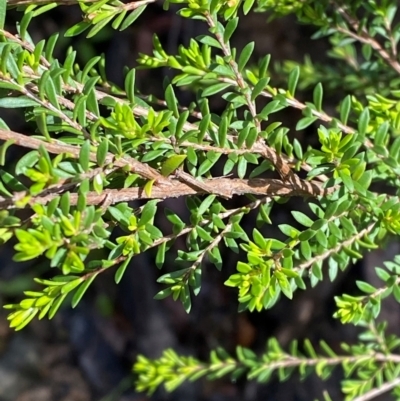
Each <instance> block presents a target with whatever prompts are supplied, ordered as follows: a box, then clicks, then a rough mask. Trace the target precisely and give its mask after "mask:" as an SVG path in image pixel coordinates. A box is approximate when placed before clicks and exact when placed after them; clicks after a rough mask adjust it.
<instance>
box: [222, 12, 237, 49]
mask: <svg viewBox="0 0 400 401" xmlns="http://www.w3.org/2000/svg"><path fill="white" fill-rule="evenodd" d="M238 22H239V18H238V17H235V18H232V19H230V20H229V21H228V23H227V24H226V27H225V31H224V42H225V43H228V42H229V39H230V38H231V36H232V35H233V33H234V32H235V30H236V28H237V25H238Z"/></svg>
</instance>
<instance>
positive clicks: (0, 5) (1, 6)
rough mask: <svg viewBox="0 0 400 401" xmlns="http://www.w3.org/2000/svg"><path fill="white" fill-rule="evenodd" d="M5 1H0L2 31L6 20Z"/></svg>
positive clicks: (0, 25) (0, 27) (0, 26)
mask: <svg viewBox="0 0 400 401" xmlns="http://www.w3.org/2000/svg"><path fill="white" fill-rule="evenodd" d="M6 11H7V0H0V29H4V23H5V20H6Z"/></svg>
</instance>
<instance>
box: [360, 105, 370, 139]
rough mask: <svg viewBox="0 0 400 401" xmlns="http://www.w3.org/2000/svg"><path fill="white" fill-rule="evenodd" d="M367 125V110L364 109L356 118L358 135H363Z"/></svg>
mask: <svg viewBox="0 0 400 401" xmlns="http://www.w3.org/2000/svg"><path fill="white" fill-rule="evenodd" d="M368 124H369V109H368V107H366V108H365V109H364V110H363V111H362V112H361V114H360V117H359V118H358V132H359V133H360V135H365V133H366V132H367V128H368Z"/></svg>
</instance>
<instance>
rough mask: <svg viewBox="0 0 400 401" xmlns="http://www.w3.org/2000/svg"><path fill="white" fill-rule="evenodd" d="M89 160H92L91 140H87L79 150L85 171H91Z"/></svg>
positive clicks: (80, 161) (81, 164)
mask: <svg viewBox="0 0 400 401" xmlns="http://www.w3.org/2000/svg"><path fill="white" fill-rule="evenodd" d="M89 162H90V142H89V141H88V140H86V141H85V142H84V144H83V145H82V147H81V150H80V152H79V164H80V166H81V167H82V170H83V171H85V172H87V171H89Z"/></svg>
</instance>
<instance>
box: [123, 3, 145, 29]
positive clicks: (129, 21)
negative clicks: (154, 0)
mask: <svg viewBox="0 0 400 401" xmlns="http://www.w3.org/2000/svg"><path fill="white" fill-rule="evenodd" d="M145 9H146V4H144V5H142V6H140V7H138V8H136V9H135V10H133V11H132V12H131V13H130V14H129V15H128V16H127V17H126V18H125V20H124V22H123V23H122V25H121V27H120V28H119V30H120V31H123V30H125V29H126V28H128V27H129V26H131V25H132V24H133V23H134V22H135V21H136V20H137V19H138V17H139V16H140V15H141V14H142V13H143V11H144V10H145Z"/></svg>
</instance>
